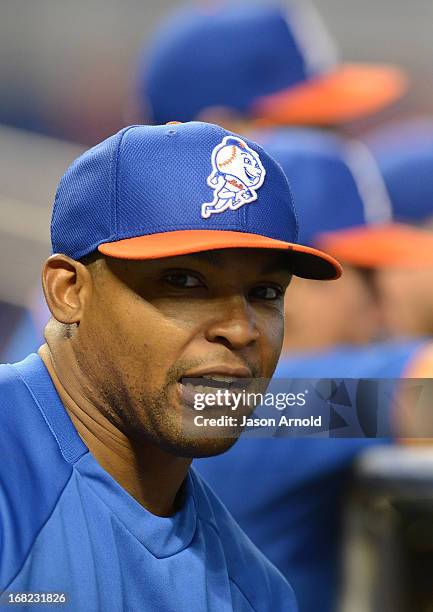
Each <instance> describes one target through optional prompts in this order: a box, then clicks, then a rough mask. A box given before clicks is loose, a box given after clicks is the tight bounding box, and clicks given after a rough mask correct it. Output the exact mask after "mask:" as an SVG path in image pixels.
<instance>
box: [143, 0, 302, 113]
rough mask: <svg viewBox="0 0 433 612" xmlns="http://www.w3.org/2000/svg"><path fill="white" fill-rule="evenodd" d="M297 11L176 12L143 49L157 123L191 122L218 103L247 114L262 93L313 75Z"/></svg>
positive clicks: (147, 103)
mask: <svg viewBox="0 0 433 612" xmlns="http://www.w3.org/2000/svg"><path fill="white" fill-rule="evenodd" d="M299 10H301V9H300V8H299ZM296 17H297V10H296V9H295V7H290V9H289V7H285V8H284V10H282V9H281V8H280V7H279V6H275V5H268V6H266V5H263V4H262V5H260V4H256V5H254V4H253V3H248V4H247V5H243V6H242V5H230V4H229V3H225V4H224V5H222V6H219V7H200V8H199V7H197V8H194V9H191V8H190V9H188V10H183V11H180V12H177V13H176V14H175V15H174V16H173V17H172V19H170V20H169V21H168V22H167V23H165V24H163V25H162V26H161V27H160V28H159V30H158V31H157V32H156V34H155V36H154V40H153V43H152V44H151V45H150V47H149V48H146V49H145V50H144V52H143V54H142V58H141V61H140V65H139V69H138V98H139V100H140V101H141V102H142V104H143V105H144V108H145V110H147V111H150V114H151V118H152V120H153V122H154V123H165V122H166V121H172V120H177V121H191V120H193V119H195V118H196V117H197V116H198V114H199V112H200V111H202V110H203V109H205V108H207V107H214V106H225V107H229V108H232V109H236V110H237V111H239V112H241V113H245V112H246V111H247V110H248V109H249V107H250V106H251V104H252V102H254V100H255V99H256V98H258V97H260V96H264V95H267V94H272V93H275V92H277V91H281V90H283V89H286V88H288V87H291V86H293V85H296V84H298V83H301V82H303V81H305V80H307V79H308V78H309V77H311V74H309V72H310V71H309V69H308V68H307V65H306V61H305V56H304V54H305V52H304V50H303V48H302V47H301V46H300V45H299V44H298V41H297V40H296V36H295V32H294V31H293V25H292V20H293V21H294V20H295V19H296ZM179 92H181V95H179Z"/></svg>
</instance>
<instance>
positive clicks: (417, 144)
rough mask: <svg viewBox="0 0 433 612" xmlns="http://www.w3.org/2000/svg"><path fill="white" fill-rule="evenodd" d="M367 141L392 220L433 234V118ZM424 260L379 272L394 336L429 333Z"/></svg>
mask: <svg viewBox="0 0 433 612" xmlns="http://www.w3.org/2000/svg"><path fill="white" fill-rule="evenodd" d="M366 143H367V145H368V146H370V148H371V150H372V152H373V154H374V156H375V158H376V160H377V162H378V165H379V168H380V170H381V172H382V176H383V179H384V181H385V184H386V187H387V190H388V193H389V196H390V201H391V204H392V214H393V218H394V219H396V220H397V221H399V222H400V223H409V224H412V225H415V226H419V227H420V228H423V229H425V230H427V231H429V232H431V231H432V229H433V224H432V220H433V201H432V197H433V120H432V118H431V117H430V118H422V117H419V118H413V119H411V120H406V121H399V122H397V123H395V124H391V125H389V126H386V127H383V128H381V129H379V130H376V131H375V132H374V133H372V134H369V135H368V136H367V137H366ZM415 244H417V243H415ZM416 250H418V246H417V249H416ZM428 262H429V258H428V254H427V259H426V265H425V266H423V267H422V268H419V267H417V268H411V269H407V268H404V267H403V268H399V269H394V268H392V269H390V268H382V269H380V270H379V271H378V274H377V283H378V287H379V289H380V295H381V301H382V308H383V311H384V320H385V324H386V327H387V329H388V330H389V333H390V334H391V335H392V336H394V337H402V336H405V337H419V336H426V335H428V336H432V335H433V315H432V312H433V291H432V279H433V265H428ZM430 264H431V262H430Z"/></svg>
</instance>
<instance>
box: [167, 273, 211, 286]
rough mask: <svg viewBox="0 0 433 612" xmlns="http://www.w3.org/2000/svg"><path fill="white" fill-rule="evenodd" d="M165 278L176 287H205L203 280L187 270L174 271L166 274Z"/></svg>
mask: <svg viewBox="0 0 433 612" xmlns="http://www.w3.org/2000/svg"><path fill="white" fill-rule="evenodd" d="M164 280H165V281H166V282H167V283H170V285H175V286H176V287H185V288H187V289H189V288H190V287H204V285H203V283H202V281H201V280H200V279H199V278H197V277H196V276H194V275H193V274H187V273H186V272H172V273H170V274H166V275H165V276H164Z"/></svg>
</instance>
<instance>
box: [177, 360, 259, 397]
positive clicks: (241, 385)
mask: <svg viewBox="0 0 433 612" xmlns="http://www.w3.org/2000/svg"><path fill="white" fill-rule="evenodd" d="M251 378H252V373H251V371H250V370H249V369H248V368H246V367H230V368H229V367H226V366H225V367H224V368H221V367H219V368H212V369H209V368H206V369H203V368H202V369H200V370H194V371H190V372H187V373H186V374H185V375H184V376H182V377H181V378H180V379H179V381H178V384H179V391H180V394H181V397H182V400H183V402H184V403H186V404H189V405H192V406H193V405H194V400H195V397H196V395H197V394H198V393H200V394H203V393H204V394H206V395H213V394H215V393H216V392H217V391H218V390H219V389H220V390H223V391H231V392H234V393H236V392H237V393H239V392H240V391H242V390H245V389H246V388H247V387H248V385H249V382H250V379H251Z"/></svg>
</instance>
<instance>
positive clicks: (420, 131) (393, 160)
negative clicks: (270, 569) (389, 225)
mask: <svg viewBox="0 0 433 612" xmlns="http://www.w3.org/2000/svg"><path fill="white" fill-rule="evenodd" d="M365 141H366V143H367V145H368V146H369V147H370V149H371V151H372V153H373V155H374V156H375V158H376V160H377V163H378V165H379V168H380V170H381V172H382V175H383V178H384V181H385V184H386V187H387V189H388V193H389V196H390V199H391V204H392V210H393V217H394V219H395V220H396V221H400V222H405V223H415V224H417V223H426V222H429V221H431V220H432V217H433V117H418V118H412V119H407V120H405V121H398V122H395V123H392V124H390V125H388V126H386V127H382V128H380V129H378V130H375V131H374V132H372V133H370V134H369V135H368V136H367V137H366V139H365Z"/></svg>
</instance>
